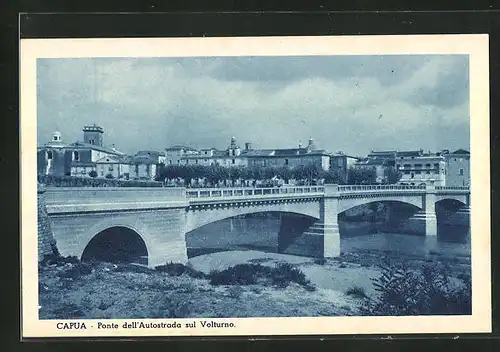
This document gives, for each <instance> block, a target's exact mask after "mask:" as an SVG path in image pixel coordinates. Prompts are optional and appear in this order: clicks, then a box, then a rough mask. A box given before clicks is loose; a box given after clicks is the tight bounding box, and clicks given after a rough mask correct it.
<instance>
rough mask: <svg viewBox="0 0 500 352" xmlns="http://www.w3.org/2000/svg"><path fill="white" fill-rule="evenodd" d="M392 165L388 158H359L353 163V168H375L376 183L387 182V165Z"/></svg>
mask: <svg viewBox="0 0 500 352" xmlns="http://www.w3.org/2000/svg"><path fill="white" fill-rule="evenodd" d="M388 166H390V165H389V162H388V161H387V160H386V159H382V158H372V159H370V158H365V159H361V160H358V161H357V162H355V163H354V164H353V166H352V167H353V168H354V169H355V170H356V169H357V170H374V171H375V183H385V181H386V172H385V170H386V169H387V167H388Z"/></svg>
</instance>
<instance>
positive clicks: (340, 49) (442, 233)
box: [20, 34, 491, 338]
mask: <svg viewBox="0 0 500 352" xmlns="http://www.w3.org/2000/svg"><path fill="white" fill-rule="evenodd" d="M488 40H489V38H488V35H486V34H484V35H483V34H474V35H404V36H403V35H400V36H398V35H396V36H324V37H321V36H318V37H248V38H244V37H240V38H168V39H167V38H123V39H22V40H21V43H20V45H21V51H20V60H21V63H20V65H21V66H20V67H21V76H20V80H21V83H20V88H21V89H20V90H21V97H20V99H21V116H20V131H21V136H20V137H21V163H22V167H21V187H22V192H21V193H22V212H21V215H22V227H21V228H22V233H21V251H22V256H21V257H22V266H21V267H22V336H23V337H24V338H35V337H124V336H170V337H171V336H231V335H238V336H263V335H343V334H391V335H392V334H418V333H427V334H428V333H455V334H459V333H483V332H484V333H486V332H491V279H490V272H491V268H490V266H491V258H490V236H491V230H490V186H489V185H490V169H489V168H490V164H489V162H490V158H489V148H490V147H489V54H488Z"/></svg>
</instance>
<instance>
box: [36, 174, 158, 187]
mask: <svg viewBox="0 0 500 352" xmlns="http://www.w3.org/2000/svg"><path fill="white" fill-rule="evenodd" d="M38 182H39V183H40V184H43V185H46V186H51V187H162V186H163V184H162V183H161V182H156V181H149V180H148V181H140V180H118V179H113V178H93V177H91V178H88V177H76V176H56V175H41V174H39V175H38Z"/></svg>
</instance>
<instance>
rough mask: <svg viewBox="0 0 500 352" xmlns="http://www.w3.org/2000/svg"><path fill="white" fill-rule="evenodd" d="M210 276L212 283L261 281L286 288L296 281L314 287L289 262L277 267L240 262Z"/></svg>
mask: <svg viewBox="0 0 500 352" xmlns="http://www.w3.org/2000/svg"><path fill="white" fill-rule="evenodd" d="M209 278H210V284H211V285H253V284H258V283H260V284H264V285H265V284H271V285H275V286H277V287H281V288H284V287H287V286H288V285H289V284H290V283H292V282H295V283H297V284H299V285H301V286H303V287H304V288H306V289H310V290H313V289H314V286H313V285H312V284H311V282H310V281H309V280H307V279H306V277H305V275H304V273H303V272H302V271H301V270H300V269H298V268H294V267H293V266H292V265H290V264H288V263H280V264H277V265H276V267H275V268H271V267H267V266H263V265H261V264H238V265H235V266H233V267H230V268H228V269H226V270H222V271H212V272H211V273H210V274H209Z"/></svg>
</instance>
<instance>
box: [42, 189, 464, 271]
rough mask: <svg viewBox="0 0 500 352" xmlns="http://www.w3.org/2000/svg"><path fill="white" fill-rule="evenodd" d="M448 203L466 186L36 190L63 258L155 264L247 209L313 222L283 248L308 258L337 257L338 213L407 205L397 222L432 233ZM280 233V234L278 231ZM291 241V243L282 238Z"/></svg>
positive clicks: (175, 257)
mask: <svg viewBox="0 0 500 352" xmlns="http://www.w3.org/2000/svg"><path fill="white" fill-rule="evenodd" d="M444 200H448V201H452V202H455V203H456V204H458V206H457V207H456V209H455V210H456V211H458V212H461V213H465V214H468V213H469V211H470V190H469V188H468V187H434V186H427V187H426V186H403V185H373V186H343V185H323V186H293V187H292V186H286V187H276V188H201V189H192V188H189V189H186V188H170V187H165V188H143V187H140V188H135V187H133V188H132V187H131V188H126V187H121V188H107V187H102V188H62V187H54V188H46V189H41V190H39V202H43V203H44V206H45V209H46V212H47V214H48V217H49V219H50V224H51V230H52V233H53V236H54V238H55V240H56V242H57V247H58V249H59V251H60V253H61V254H62V255H75V256H78V257H80V258H82V259H85V257H86V255H88V252H89V251H88V248H89V247H93V248H94V249H95V248H98V249H99V248H101V249H102V250H106V249H110V248H115V249H116V250H118V251H120V250H121V251H125V252H127V251H128V252H130V253H129V254H130V256H132V257H135V258H138V259H137V260H136V261H138V262H140V263H143V264H147V265H149V266H155V265H159V264H164V263H165V262H166V261H173V262H186V261H187V248H186V239H185V235H186V233H188V232H190V231H193V230H196V229H198V228H200V227H202V226H204V225H207V224H211V223H214V222H216V221H219V220H223V219H230V218H233V217H237V216H242V215H246V214H253V213H262V212H279V213H284V214H290V213H291V214H299V215H301V216H304V217H307V218H310V219H312V220H313V221H312V225H310V226H309V227H308V228H306V229H305V230H304V231H303V232H302V233H301V235H300V236H298V237H297V238H295V239H293V245H292V246H291V247H290V248H293V250H289V251H288V252H287V251H286V250H285V251H284V252H286V253H293V254H298V255H305V256H310V257H315V258H324V257H336V256H338V255H339V254H340V232H339V223H338V218H339V214H341V213H343V212H344V211H346V210H349V209H352V208H354V207H356V206H359V205H363V204H368V203H372V202H392V203H398V204H403V203H405V204H409V205H411V206H413V208H414V209H415V211H414V212H413V213H412V214H411V215H410V216H409V217H408V218H405V219H403V221H402V223H403V224H404V225H405V226H406V227H407V228H409V229H411V230H412V231H415V232H419V233H423V234H425V235H426V236H430V237H435V236H436V235H437V216H436V204H438V203H439V202H441V201H444ZM280 236H282V235H281V234H280ZM289 242H290V241H289Z"/></svg>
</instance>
